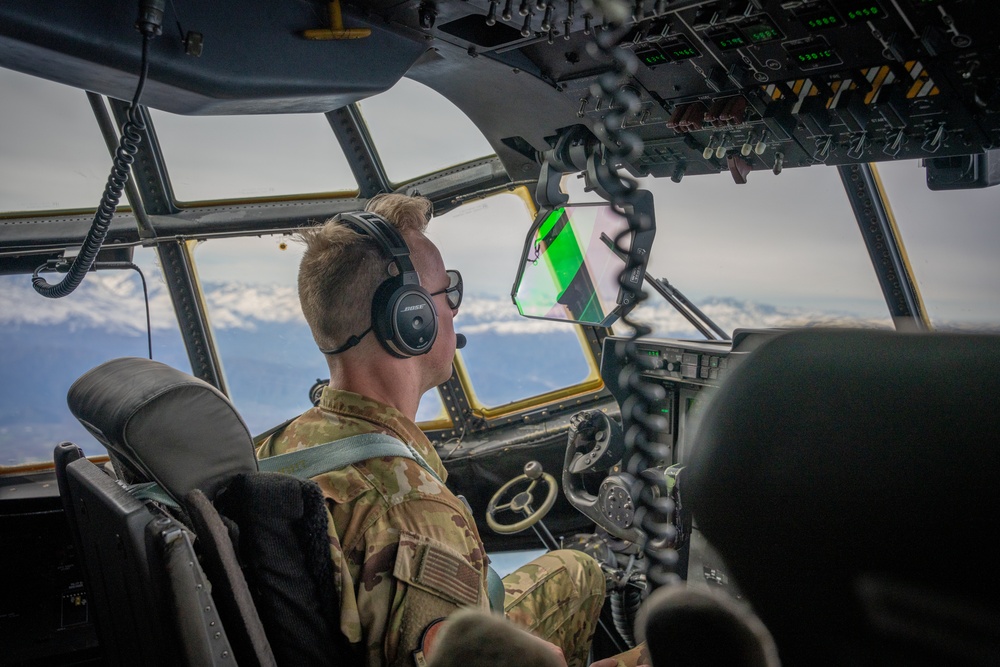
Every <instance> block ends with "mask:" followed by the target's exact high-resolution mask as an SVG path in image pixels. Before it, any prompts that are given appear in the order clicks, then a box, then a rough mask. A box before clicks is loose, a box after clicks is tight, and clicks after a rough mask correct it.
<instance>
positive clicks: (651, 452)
mask: <svg viewBox="0 0 1000 667" xmlns="http://www.w3.org/2000/svg"><path fill="white" fill-rule="evenodd" d="M592 44H593V47H592V48H593V49H594V50H595V51H596V53H594V55H595V56H598V55H600V56H603V57H604V58H607V59H610V61H611V68H610V70H609V71H608V72H605V73H604V74H602V75H600V76H599V77H598V79H597V83H596V84H595V85H594V86H593V88H592V90H591V94H592V95H595V96H596V95H600V96H601V97H602V98H604V99H609V100H611V107H610V110H609V112H608V113H607V114H606V115H605V116H604V118H603V120H602V122H601V123H600V124H599V125H598V126H597V127H595V128H594V133H595V134H596V135H597V136H598V138H599V139H600V140H601V142H602V144H603V147H604V150H603V155H600V156H596V155H595V156H592V157H591V158H590V159H591V160H595V161H596V160H600V164H597V163H596V162H595V165H594V167H595V171H597V172H598V173H601V172H603V173H604V176H605V177H604V178H603V179H601V180H602V183H601V185H602V187H603V189H604V191H605V192H606V193H607V195H609V197H608V199H609V201H610V202H611V205H612V206H613V207H614V208H615V210H616V211H617V212H618V213H619V214H620V215H622V216H623V217H624V218H625V219H626V220H627V221H628V229H627V230H625V231H623V232H622V233H621V234H619V235H618V236H617V238H616V239H615V244H616V246H617V247H618V250H619V251H620V252H621V254H622V255H623V256H625V257H626V264H625V269H624V270H623V271H622V274H621V276H620V278H619V282H620V283H621V285H622V287H623V289H625V290H626V291H628V292H629V293H630V294H631V295H633V303H634V304H635V305H638V304H639V303H641V302H642V301H643V300H645V299H646V293H645V291H644V290H643V289H642V286H641V284H638V285H632V284H631V283H630V282H629V281H628V280H627V277H628V276H629V275H631V274H632V272H633V271H634V270H635V269H636V268H640V267H643V266H644V263H645V258H643V257H641V256H639V255H638V253H633V252H629V250H631V249H632V248H634V247H636V244H635V243H631V244H630V248H629V250H626V248H625V247H624V246H623V243H622V242H623V241H624V240H626V239H634V238H636V236H638V234H640V233H642V232H646V231H648V230H650V229H651V228H652V226H653V221H652V220H651V219H649V217H648V216H646V215H643V214H640V213H638V212H637V208H636V207H635V206H632V205H630V204H631V203H632V202H633V201H635V199H636V197H637V191H638V183H636V181H635V180H634V179H632V178H631V177H629V176H628V175H627V174H623V173H619V172H618V170H617V164H619V163H622V162H627V161H629V160H631V159H634V158H635V157H637V156H638V155H641V153H642V141H641V139H640V138H639V137H638V136H637V135H635V134H634V133H633V132H631V131H629V130H626V129H625V128H624V127H623V125H624V121H625V120H626V118H627V117H628V116H629V115H634V114H635V113H636V112H637V111H638V108H639V100H638V98H637V96H636V95H635V93H633V92H632V91H631V90H630V89H629V88H627V87H624V85H623V84H624V83H625V82H626V81H627V79H628V77H629V76H630V75H631V74H633V73H634V72H635V71H636V69H637V67H638V60H637V58H636V57H635V55H634V54H633V53H632V52H631V51H628V50H626V49H624V48H621V47H619V46H617V45H616V43H615V37H614V30H596V31H595V33H594V41H593V43H592ZM622 321H623V322H624V323H625V324H626V325H628V326H629V327H631V328H632V330H633V335H632V337H631V338H630V339H629V341H628V342H626V343H625V344H624V345H620V346H618V347H617V349H616V352H615V353H616V354H617V355H619V358H620V359H621V361H622V362H623V364H622V370H621V375H620V377H619V381H620V384H621V385H622V386H623V387H626V388H627V389H628V390H629V397H628V398H627V399H626V400H625V402H624V404H623V405H622V406H621V407H622V430H623V431H624V434H625V446H626V450H625V456H624V459H623V462H624V468H625V471H626V472H627V473H629V474H630V475H631V476H632V478H633V480H634V481H633V483H632V489H631V491H632V493H631V495H632V497H633V498H637V499H638V507H637V509H636V513H635V520H634V522H635V524H636V525H637V526H639V527H641V528H642V530H643V531H644V533H645V534H646V542H645V543H644V545H643V553H644V554H645V556H646V578H647V582H648V586H649V587H650V590H652V589H653V588H656V587H657V586H660V585H664V584H670V583H676V582H677V581H679V577H678V576H677V574H676V573H675V568H676V566H677V561H678V555H677V552H676V551H675V550H674V548H673V545H674V543H675V541H676V539H677V529H676V528H675V526H674V523H673V516H674V503H673V501H672V500H671V499H670V498H668V497H665V496H663V495H661V494H660V493H659V491H658V489H657V488H656V485H655V484H649V483H647V482H646V480H644V479H643V476H642V475H641V473H642V472H643V471H644V470H646V469H648V468H651V467H653V466H655V465H657V464H659V463H660V462H662V461H664V460H665V459H666V458H667V457H668V456H669V447H668V446H667V445H666V444H663V443H661V442H659V438H660V434H662V433H665V432H667V428H666V426H667V423H666V421H665V418H664V417H663V416H661V415H660V414H658V413H657V412H656V411H654V410H652V409H651V407H652V406H653V404H655V403H657V402H659V401H662V400H663V398H664V396H665V390H664V389H663V387H662V386H660V385H659V384H656V383H653V382H649V381H648V380H646V379H645V378H644V377H643V376H642V368H643V357H642V356H641V355H640V354H639V351H638V347H637V344H636V343H637V341H638V340H639V339H640V338H642V337H644V336H647V335H649V334H650V332H651V331H652V329H651V328H650V327H649V326H647V325H645V324H642V323H641V322H638V321H635V320H632V319H629V317H628V314H627V313H626V314H624V315H623V317H622Z"/></svg>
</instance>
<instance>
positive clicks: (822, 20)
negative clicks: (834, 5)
mask: <svg viewBox="0 0 1000 667" xmlns="http://www.w3.org/2000/svg"><path fill="white" fill-rule="evenodd" d="M798 19H799V20H800V21H802V23H803V25H805V27H807V28H809V30H812V31H816V30H829V29H830V28H839V27H840V26H841V25H843V21H841V19H840V17H839V16H837V14H836V12H834V11H833V10H831V9H829V8H823V9H818V10H815V11H811V12H804V13H802V14H799V16H798Z"/></svg>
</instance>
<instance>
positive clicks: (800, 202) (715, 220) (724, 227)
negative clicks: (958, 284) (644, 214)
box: [567, 166, 892, 338]
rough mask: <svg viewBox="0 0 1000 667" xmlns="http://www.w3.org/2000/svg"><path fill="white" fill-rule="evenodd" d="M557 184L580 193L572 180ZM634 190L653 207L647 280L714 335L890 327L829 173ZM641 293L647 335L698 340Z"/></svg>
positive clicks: (654, 183)
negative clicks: (685, 303)
mask: <svg viewBox="0 0 1000 667" xmlns="http://www.w3.org/2000/svg"><path fill="white" fill-rule="evenodd" d="M567 186H568V187H570V188H578V189H582V188H581V184H580V183H579V181H577V180H576V179H568V181H567ZM641 187H643V188H645V189H648V190H650V191H651V192H652V193H653V196H654V199H655V202H656V238H655V239H654V241H653V250H652V251H651V252H650V262H649V267H648V269H647V277H648V278H661V279H664V280H666V281H667V282H669V283H670V285H672V286H673V287H675V288H676V289H678V290H680V292H681V293H682V294H683V295H684V296H685V297H687V298H688V299H689V300H690V301H691V302H693V303H694V304H695V305H696V306H698V307H699V308H700V309H701V310H702V311H703V312H704V313H705V314H706V315H707V316H708V317H709V318H711V319H712V320H713V321H715V322H716V323H717V324H718V325H719V326H720V327H721V328H722V329H723V330H724V331H726V332H728V333H730V334H731V333H732V331H733V330H734V329H736V328H757V327H788V326H810V325H830V326H841V325H851V326H862V327H886V328H890V327H892V322H891V320H890V318H889V315H888V309H887V307H886V304H885V300H884V298H883V296H882V292H881V289H880V288H879V284H878V281H877V279H876V276H875V272H874V270H873V269H872V265H871V260H870V259H869V257H868V254H867V252H866V251H865V246H864V244H863V243H862V240H861V235H860V232H859V230H858V224H857V222H856V221H855V219H854V214H853V212H852V209H851V206H850V203H849V202H848V199H847V195H846V194H845V192H844V188H843V185H842V184H841V180H840V176H839V174H838V172H837V170H836V169H835V168H833V167H825V166H814V167H810V168H808V169H786V170H784V171H783V172H781V174H779V175H778V176H775V175H774V174H772V173H771V172H770V171H766V172H752V173H751V174H750V175H749V179H748V182H747V183H746V184H744V185H736V184H734V183H733V182H732V180H731V179H730V177H729V175H728V174H719V175H715V176H713V175H709V176H694V177H689V178H685V179H684V181H683V182H682V183H681V184H680V185H678V184H675V183H673V182H670V181H669V180H668V179H655V180H654V179H645V180H644V181H643V182H642V183H641ZM577 191H579V190H577ZM589 196H590V197H591V198H593V197H594V195H589ZM645 290H646V292H647V293H648V294H649V298H648V299H647V300H646V301H645V302H643V304H642V305H640V306H639V308H638V309H637V310H636V311H635V312H634V313H633V317H634V318H635V319H637V320H639V321H641V322H643V323H645V324H648V325H650V326H652V327H653V329H654V335H659V336H667V337H677V338H703V337H704V336H702V335H701V334H700V333H698V331H697V329H695V328H694V327H693V326H692V325H691V324H690V323H689V322H688V321H687V320H686V319H684V318H683V317H682V316H681V315H680V314H678V313H677V312H676V311H675V310H674V309H672V308H671V307H670V306H669V305H668V304H667V302H666V301H665V300H664V299H663V298H662V297H660V296H659V295H658V294H656V293H655V292H654V291H653V290H652V289H651V288H650V286H649V284H648V283H647V284H646V286H645ZM615 331H616V332H617V333H623V334H624V333H627V332H628V331H630V329H629V328H627V327H624V326H623V325H621V324H616V325H615Z"/></svg>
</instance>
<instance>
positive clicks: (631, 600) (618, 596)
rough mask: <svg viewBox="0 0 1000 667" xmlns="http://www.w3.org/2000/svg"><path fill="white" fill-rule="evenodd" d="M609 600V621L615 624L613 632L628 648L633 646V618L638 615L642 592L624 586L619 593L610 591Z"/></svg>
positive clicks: (632, 587)
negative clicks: (615, 632) (620, 637)
mask: <svg viewBox="0 0 1000 667" xmlns="http://www.w3.org/2000/svg"><path fill="white" fill-rule="evenodd" d="M609 597H610V599H611V620H612V621H613V622H614V624H615V630H617V631H618V634H620V635H621V636H622V639H624V640H625V642H626V643H627V644H628V646H629V648H632V647H633V646H635V632H633V630H632V629H633V628H634V627H635V617H636V616H637V615H638V613H639V607H640V606H641V605H642V591H641V590H639V589H638V588H636V587H634V586H625V588H623V589H621V590H620V591H612V592H611V595H610V596H609Z"/></svg>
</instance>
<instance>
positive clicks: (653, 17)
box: [435, 0, 1000, 182]
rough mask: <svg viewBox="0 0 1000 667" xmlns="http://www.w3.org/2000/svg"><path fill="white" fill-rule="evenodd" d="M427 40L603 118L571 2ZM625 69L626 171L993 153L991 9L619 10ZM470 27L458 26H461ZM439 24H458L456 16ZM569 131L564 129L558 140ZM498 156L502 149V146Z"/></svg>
mask: <svg viewBox="0 0 1000 667" xmlns="http://www.w3.org/2000/svg"><path fill="white" fill-rule="evenodd" d="M461 4H462V5H464V6H465V9H464V10H458V11H464V12H466V14H465V15H463V16H462V17H461V18H456V19H453V20H449V18H448V17H447V16H444V15H443V16H441V17H439V18H440V19H441V22H440V23H438V27H437V29H436V30H435V32H436V34H437V35H438V36H440V38H442V39H444V40H447V41H453V42H456V43H458V44H460V45H461V46H463V47H466V48H468V49H470V53H473V52H474V53H475V55H476V56H486V57H489V58H493V59H496V60H499V61H501V62H504V63H506V64H509V65H510V66H511V67H514V68H516V69H517V70H518V71H521V72H524V73H527V74H533V75H535V76H537V77H538V78H540V79H542V80H543V81H546V82H547V83H549V84H550V85H551V86H552V87H553V88H555V89H556V90H557V91H558V92H559V93H561V95H563V96H564V97H565V98H566V99H567V100H568V101H569V102H571V103H572V108H574V109H575V110H576V117H577V118H576V121H575V122H577V123H583V124H588V125H591V124H593V123H595V122H597V121H599V120H601V119H602V118H603V117H604V116H605V115H606V114H607V111H608V104H609V101H608V100H606V99H603V98H602V97H600V96H595V94H594V92H593V90H594V88H593V86H592V84H594V82H595V81H596V77H597V75H598V74H600V72H601V71H603V70H604V63H602V62H600V61H598V60H596V59H595V57H594V56H592V55H591V52H590V51H588V49H587V44H588V43H589V42H590V41H592V33H593V31H596V30H601V29H602V21H603V19H601V18H599V17H597V16H596V11H597V10H592V11H593V12H595V13H591V12H588V11H587V10H585V9H584V6H583V4H582V3H581V2H577V1H576V0H497V1H495V2H485V3H484V2H482V1H481V0H470V1H469V2H467V3H461ZM629 5H630V6H631V8H632V9H631V17H630V18H628V19H626V24H627V25H628V28H627V30H628V31H627V33H626V34H625V37H624V41H623V45H624V46H626V47H627V48H628V49H629V50H631V51H632V52H633V53H634V54H635V55H636V57H637V59H638V61H639V63H640V64H639V66H638V69H637V71H636V72H635V73H634V75H633V76H632V77H631V79H630V81H629V82H628V83H626V84H625V85H627V86H629V87H631V88H632V90H633V92H634V93H636V94H637V95H638V97H639V99H640V102H641V104H640V108H639V110H638V111H637V112H636V113H635V114H632V115H630V116H629V117H628V118H627V119H626V121H625V126H627V127H631V128H632V129H633V130H634V131H635V132H636V133H637V134H638V135H639V136H640V137H641V138H642V139H643V141H644V152H643V155H642V156H641V157H639V158H638V159H637V160H635V161H634V162H633V163H632V166H633V167H634V168H635V170H636V171H637V172H639V173H641V174H652V175H654V176H671V177H673V178H675V179H676V180H679V179H680V178H681V177H683V176H684V175H685V174H694V173H709V172H719V171H725V170H729V171H730V172H732V174H733V176H734V178H735V179H736V180H737V181H740V182H741V181H743V180H745V179H746V178H747V175H748V174H749V173H750V172H751V171H760V170H773V171H775V172H780V171H781V169H783V168H785V167H798V166H807V165H813V164H822V163H825V164H831V165H838V164H848V163H857V162H869V161H879V160H886V159H894V158H899V159H904V158H941V157H946V156H959V155H971V154H976V153H981V152H983V151H985V150H988V149H991V148H994V147H997V146H1000V32H998V28H997V25H998V22H1000V6H998V5H997V4H996V3H995V2H993V1H992V0H989V1H987V0H786V1H782V0H714V1H701V2H691V1H684V0H674V1H672V2H667V1H665V0H657V1H655V2H654V1H653V0H630V3H629ZM477 7H478V11H480V12H481V15H479V14H476V15H470V14H468V12H476V11H477ZM448 11H456V8H455V7H454V6H451V8H450V9H449V10H448ZM571 122H573V121H572V119H566V125H569V124H570V123H571ZM510 143H511V144H512V145H515V144H516V139H514V138H512V140H511V142H510Z"/></svg>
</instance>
